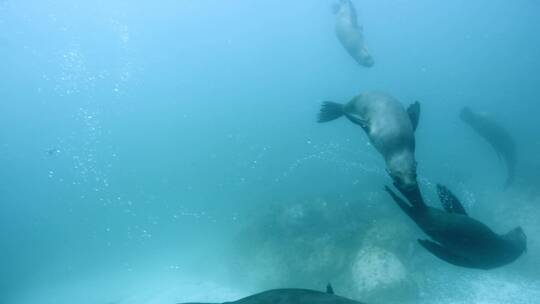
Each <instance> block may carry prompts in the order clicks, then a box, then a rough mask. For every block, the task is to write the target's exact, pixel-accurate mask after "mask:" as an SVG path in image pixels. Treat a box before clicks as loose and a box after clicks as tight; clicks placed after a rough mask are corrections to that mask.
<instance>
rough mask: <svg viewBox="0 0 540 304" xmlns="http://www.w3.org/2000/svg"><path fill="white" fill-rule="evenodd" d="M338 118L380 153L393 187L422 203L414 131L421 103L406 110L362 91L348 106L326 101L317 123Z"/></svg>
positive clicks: (389, 98) (379, 95) (388, 99)
mask: <svg viewBox="0 0 540 304" xmlns="http://www.w3.org/2000/svg"><path fill="white" fill-rule="evenodd" d="M341 116H345V117H347V118H348V119H349V120H350V121H351V122H353V123H355V124H357V125H359V126H360V127H362V129H363V130H364V131H365V133H366V134H367V135H368V137H369V140H370V141H371V143H372V144H373V146H374V147H375V148H376V149H377V151H379V153H381V154H382V156H383V157H384V160H385V162H386V168H387V171H388V174H389V175H390V177H392V179H393V181H394V185H395V186H396V187H397V188H399V189H400V191H402V193H404V195H406V197H407V198H408V199H409V200H410V201H411V202H414V203H416V202H417V201H418V204H423V200H422V196H421V194H420V191H419V189H418V183H417V180H416V159H415V156H414V151H415V146H416V143H415V137H414V131H415V130H416V127H417V126H418V121H419V118H420V104H419V103H418V102H415V103H414V104H412V105H411V106H409V108H408V109H407V110H406V109H405V108H404V107H403V106H402V105H401V103H400V102H399V101H398V100H397V99H395V98H394V97H392V96H390V95H388V94H386V93H382V92H377V91H368V92H364V93H362V94H360V95H358V96H356V97H354V98H353V99H352V100H351V101H349V102H348V103H347V104H345V105H343V104H339V103H335V102H331V101H326V102H324V103H323V104H322V107H321V111H320V113H319V116H318V122H321V123H322V122H327V121H332V120H334V119H337V118H339V117H341Z"/></svg>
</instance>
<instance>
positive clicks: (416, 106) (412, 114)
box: [407, 101, 420, 131]
mask: <svg viewBox="0 0 540 304" xmlns="http://www.w3.org/2000/svg"><path fill="white" fill-rule="evenodd" d="M407 114H409V119H410V120H411V123H412V126H413V130H414V131H416V128H417V127H418V121H419V120H420V103H419V102H418V101H416V102H414V103H413V104H411V105H410V106H409V107H408V108H407Z"/></svg>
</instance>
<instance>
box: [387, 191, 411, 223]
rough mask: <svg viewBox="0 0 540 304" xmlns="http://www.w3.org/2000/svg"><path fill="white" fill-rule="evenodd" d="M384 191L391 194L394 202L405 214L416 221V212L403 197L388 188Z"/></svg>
mask: <svg viewBox="0 0 540 304" xmlns="http://www.w3.org/2000/svg"><path fill="white" fill-rule="evenodd" d="M384 190H386V192H388V194H390V196H391V197H392V199H393V200H394V202H396V204H397V205H398V206H399V208H401V210H403V212H405V213H406V214H407V215H408V216H409V217H410V218H411V219H413V220H415V219H414V211H413V209H414V208H413V207H411V206H410V205H409V204H407V203H406V202H405V201H404V200H403V199H402V198H401V197H399V196H398V195H397V194H396V193H395V192H394V191H392V189H390V188H389V187H388V186H384Z"/></svg>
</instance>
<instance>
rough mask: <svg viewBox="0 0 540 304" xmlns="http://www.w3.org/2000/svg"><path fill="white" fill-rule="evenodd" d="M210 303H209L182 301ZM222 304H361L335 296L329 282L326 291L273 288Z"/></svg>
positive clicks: (360, 303)
mask: <svg viewBox="0 0 540 304" xmlns="http://www.w3.org/2000/svg"><path fill="white" fill-rule="evenodd" d="M183 304H210V303H183ZM222 304H363V303H362V302H358V301H355V300H351V299H347V298H344V297H340V296H336V295H335V294H334V291H333V289H332V286H330V284H329V285H328V286H327V287H326V292H321V291H316V290H310V289H294V288H288V289H273V290H268V291H264V292H261V293H257V294H254V295H252V296H249V297H246V298H243V299H240V300H237V301H232V302H225V303H222Z"/></svg>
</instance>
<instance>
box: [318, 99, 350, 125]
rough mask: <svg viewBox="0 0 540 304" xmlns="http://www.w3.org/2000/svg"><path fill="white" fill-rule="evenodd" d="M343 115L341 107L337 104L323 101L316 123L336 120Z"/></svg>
mask: <svg viewBox="0 0 540 304" xmlns="http://www.w3.org/2000/svg"><path fill="white" fill-rule="evenodd" d="M343 114H345V112H344V110H343V105H342V104H340V103H337V102H332V101H325V102H323V104H322V106H321V111H320V112H319V116H318V119H317V122H327V121H332V120H334V119H338V118H340V117H341V116H343Z"/></svg>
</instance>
